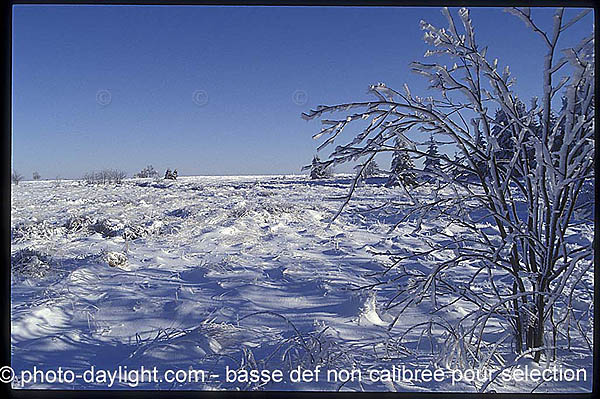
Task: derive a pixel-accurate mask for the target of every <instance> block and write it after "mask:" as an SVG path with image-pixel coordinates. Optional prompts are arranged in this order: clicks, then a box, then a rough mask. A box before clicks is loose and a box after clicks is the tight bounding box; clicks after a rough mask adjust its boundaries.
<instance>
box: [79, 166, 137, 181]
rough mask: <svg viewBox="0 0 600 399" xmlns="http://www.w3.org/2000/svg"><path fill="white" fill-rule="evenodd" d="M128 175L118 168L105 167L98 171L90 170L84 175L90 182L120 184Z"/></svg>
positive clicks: (84, 178)
mask: <svg viewBox="0 0 600 399" xmlns="http://www.w3.org/2000/svg"><path fill="white" fill-rule="evenodd" d="M125 177H127V173H125V172H124V171H122V170H118V169H104V170H101V171H98V172H89V173H86V174H85V175H84V176H83V180H85V182H86V183H88V184H110V183H117V184H120V183H121V182H122V181H123V179H124V178H125Z"/></svg>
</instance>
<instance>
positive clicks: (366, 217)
mask: <svg viewBox="0 0 600 399" xmlns="http://www.w3.org/2000/svg"><path fill="white" fill-rule="evenodd" d="M347 183H348V179H347V178H343V177H341V178H338V179H331V180H323V181H318V182H316V181H310V180H308V179H307V178H305V177H302V176H300V177H299V176H263V177H182V178H180V179H179V180H177V181H172V182H166V183H165V182H153V181H151V180H150V179H134V180H125V181H124V182H123V184H121V185H113V186H103V185H100V186H98V185H85V184H80V183H78V182H72V181H63V182H61V185H60V186H56V185H55V184H52V182H43V181H38V182H22V184H20V185H19V186H18V187H17V188H16V189H14V190H13V198H12V223H13V225H12V244H13V248H12V268H13V283H12V313H11V321H12V335H11V338H12V339H11V341H12V354H13V356H12V361H13V364H12V366H13V367H14V368H15V369H17V370H19V369H31V368H32V367H33V365H37V366H38V367H44V368H52V367H57V366H58V365H61V366H63V367H69V368H72V369H74V370H85V369H87V368H89V367H90V366H91V365H95V366H96V367H103V368H107V369H114V368H115V367H116V366H117V365H127V366H128V367H130V368H133V367H139V366H141V365H146V366H153V365H156V366H157V367H159V369H161V368H162V369H165V368H175V369H188V368H189V367H193V368H195V369H204V370H210V371H211V372H213V373H217V374H220V375H221V377H223V372H224V370H225V367H226V366H228V367H230V368H232V369H235V370H251V369H255V370H263V369H270V370H273V369H281V370H284V371H286V372H288V371H290V370H292V369H295V368H296V367H298V366H302V367H305V368H313V369H314V367H316V366H317V365H320V366H322V367H323V368H336V369H342V368H346V369H348V368H352V367H357V368H361V369H364V370H366V369H368V368H372V367H377V368H383V367H391V366H392V365H401V364H404V365H406V366H407V367H410V366H412V367H421V368H423V367H426V366H430V367H462V366H464V363H465V361H464V358H465V353H467V352H468V351H469V347H468V345H465V343H464V342H461V341H460V340H456V335H452V333H451V332H452V325H453V321H455V320H458V319H459V318H460V317H462V316H463V315H464V312H465V311H466V310H468V309H465V308H461V307H460V306H452V305H449V306H448V307H447V309H445V311H444V312H440V313H438V314H436V315H432V314H431V306H430V304H429V303H426V301H424V302H421V303H419V304H416V305H414V306H412V307H410V308H409V309H408V310H407V311H406V312H404V313H403V315H402V318H401V319H400V320H397V319H396V317H397V315H398V308H394V307H391V305H390V304H392V303H393V298H394V296H395V295H396V294H397V291H398V289H400V288H402V287H408V286H410V284H416V283H418V280H414V281H396V282H394V281H393V277H394V275H393V272H390V273H388V274H386V276H387V277H389V278H390V281H392V283H393V284H378V283H377V282H378V281H381V280H380V279H381V273H382V272H383V271H385V270H386V268H388V267H389V266H390V262H391V261H390V260H389V259H388V258H386V257H382V256H373V253H374V252H386V251H391V252H394V253H398V252H399V251H402V250H406V249H407V248H410V249H411V250H424V249H425V248H426V243H424V242H423V240H422V239H420V238H419V236H417V235H415V233H414V231H415V228H416V223H415V222H414V220H410V218H409V219H407V221H406V222H404V223H401V224H400V225H398V226H397V228H396V229H395V230H394V232H393V233H391V234H390V230H391V229H392V228H393V227H394V226H395V225H396V224H397V223H398V221H399V217H400V216H402V215H403V214H402V212H401V211H398V212H390V209H391V208H390V207H387V208H380V207H381V205H383V204H392V207H396V208H397V209H401V203H402V202H403V201H406V200H407V199H406V198H404V194H403V193H402V191H401V190H398V189H393V188H385V187H382V186H381V185H378V184H374V183H373V182H367V184H365V185H364V186H361V187H359V188H357V192H356V198H355V200H353V201H352V202H351V203H350V208H348V211H349V212H348V213H343V214H342V215H341V217H340V218H339V219H338V220H336V221H335V222H334V223H332V224H331V225H330V226H329V225H328V224H329V221H330V219H331V217H332V216H333V215H334V214H335V212H336V211H337V208H338V207H339V204H340V203H339V201H337V200H333V199H332V198H335V197H339V196H342V195H344V194H345V193H346V190H347ZM430 193H431V190H430V188H429V187H428V186H427V185H423V186H421V187H419V188H417V189H415V192H414V193H413V194H415V195H423V196H426V195H430ZM394 204H396V205H394ZM399 215H400V216H399ZM438 219H439V215H437V214H436V213H435V211H432V213H431V215H430V216H429V217H426V218H425V220H423V221H422V223H421V225H422V227H421V228H422V230H423V231H425V232H429V231H431V234H432V235H433V234H434V231H435V229H438V230H439V228H440V226H439V221H438ZM586 229H588V230H589V229H590V226H588V225H581V226H579V227H577V229H576V230H575V231H573V232H571V234H573V237H574V239H586V238H585V237H586V234H587V233H586V232H587V231H588V230H586ZM589 231H591V230H589ZM407 253H408V252H407ZM434 261H436V259H432V258H431V257H427V256H423V257H421V258H419V259H415V260H413V261H412V263H410V267H412V268H415V269H417V270H418V268H420V267H421V268H426V267H428V265H430V264H431V262H434ZM111 263H112V264H111ZM111 266H112V267H111ZM52 271H55V272H56V273H54V274H53V273H52ZM49 273H50V275H53V276H54V278H51V279H48V276H49ZM465 275H467V273H465ZM584 278H585V279H586V281H588V285H589V287H590V289H591V290H592V291H593V270H592V271H591V274H589V275H586V276H584ZM378 279H379V280H378ZM394 284H395V285H394ZM483 288H484V287H482V289H483ZM590 298H592V296H591V294H585V295H584V294H583V293H582V296H581V297H580V298H573V302H572V306H574V307H576V308H577V309H579V308H581V309H582V311H583V310H584V309H586V306H587V308H588V309H589V301H590ZM591 310H592V312H593V308H592V309H591ZM591 314H592V313H589V315H588V317H589V318H591ZM588 324H589V320H587V323H586V320H582V328H585V326H586V325H588ZM499 330H501V328H499ZM586 334H587V335H588V336H589V337H590V340H591V332H590V331H588V332H586V333H584V335H586ZM501 339H503V336H502V335H501V334H498V336H497V340H498V341H500V340H501ZM578 339H579V338H577V337H576V336H574V337H573V345H572V347H573V348H572V349H573V351H572V352H571V353H569V354H568V356H567V355H565V356H563V357H562V358H561V362H562V364H565V365H571V366H573V365H579V366H582V367H586V368H587V369H589V373H590V375H591V359H592V357H591V352H590V351H589V350H587V349H585V348H587V346H586V344H585V343H584V342H582V341H581V340H580V339H579V341H578ZM509 341H510V339H505V341H504V342H505V343H507V344H508V343H509ZM489 349H490V352H493V351H492V350H491V349H492V348H491V347H490V348H489ZM497 362H498V360H497V359H495V358H491V359H490V362H489V363H490V364H492V363H494V364H495V363H497ZM27 387H28V388H31V387H32V386H27ZM33 387H36V388H43V387H51V388H58V387H59V386H57V385H52V386H50V385H44V384H37V385H35V386H33ZM75 387H76V388H99V389H101V388H105V386H101V385H97V386H95V385H92V386H91V385H87V384H83V383H81V384H79V385H76V386H75ZM480 387H481V384H479V385H473V384H468V383H460V384H458V385H456V386H452V385H450V383H449V382H447V381H446V382H442V383H431V382H429V383H426V382H414V383H410V384H408V383H406V384H402V383H401V384H396V383H381V382H377V383H373V382H369V381H362V382H356V381H355V382H353V381H349V382H346V383H342V382H336V383H334V382H329V383H328V382H324V381H323V380H321V381H319V382H314V381H313V382H310V383H296V384H291V383H289V382H284V383H281V384H273V383H270V384H261V383H255V384H253V383H248V384H246V383H238V384H236V383H226V382H225V381H224V380H223V378H221V379H215V380H211V381H208V382H205V383H203V384H175V385H169V384H166V383H163V384H155V385H153V384H146V385H143V386H140V388H148V389H156V388H160V389H249V390H252V389H258V390H265V389H266V390H270V389H282V390H301V389H311V390H338V389H339V390H342V391H345V390H352V391H360V390H366V391H373V390H376V391H382V390H384V391H423V390H445V391H475V390H477V389H479V388H480ZM491 387H492V388H494V389H497V390H503V391H508V392H528V391H531V390H532V389H534V388H536V387H535V384H529V385H525V384H523V385H520V386H508V385H507V384H504V385H501V384H499V383H496V382H495V383H494V384H492V386H491ZM62 388H73V386H68V387H66V386H63V387H62ZM116 388H120V389H128V388H130V387H129V386H127V385H124V384H121V385H119V386H116ZM586 389H589V383H588V384H586V383H581V384H544V385H542V386H540V387H537V388H536V392H538V391H539V392H543V391H552V392H557V391H561V390H562V391H585V390H586Z"/></svg>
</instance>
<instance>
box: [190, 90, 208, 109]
mask: <svg viewBox="0 0 600 399" xmlns="http://www.w3.org/2000/svg"><path fill="white" fill-rule="evenodd" d="M192 101H193V102H194V104H196V105H197V106H199V107H201V106H203V105H206V104H208V93H207V92H205V91H204V90H196V91H195V92H194V93H193V94H192Z"/></svg>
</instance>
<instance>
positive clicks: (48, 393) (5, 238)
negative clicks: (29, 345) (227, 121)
mask: <svg viewBox="0 0 600 399" xmlns="http://www.w3.org/2000/svg"><path fill="white" fill-rule="evenodd" d="M0 3H2V6H0V10H1V12H0V15H1V19H0V40H1V42H2V43H3V46H2V53H3V55H4V57H2V58H3V60H4V62H2V63H0V64H1V65H0V73H1V75H2V78H1V79H0V89H1V91H2V94H1V95H0V97H2V98H3V99H4V102H3V107H2V113H1V114H0V115H1V118H0V120H1V123H2V125H1V126H2V134H1V135H0V147H1V150H0V151H1V156H0V159H2V165H1V167H0V193H1V197H0V204H1V205H2V217H1V219H0V220H1V223H2V227H1V229H0V239H1V241H2V244H3V245H1V252H0V256H1V259H2V264H3V267H2V272H1V273H2V275H1V276H2V289H1V295H0V309H1V310H2V319H1V323H0V338H1V345H0V367H2V366H4V365H10V364H11V362H10V359H11V355H10V353H11V351H10V332H11V323H10V304H11V292H10V290H11V284H10V280H11V276H10V252H11V251H10V248H11V242H10V218H11V180H10V174H11V159H12V158H11V157H12V151H11V148H12V140H11V138H12V118H11V116H12V17H13V14H12V12H13V6H14V5H25V4H30V5H36V4H38V5H78V4H82V5H140V6H144V5H199V6H202V5H224V6H336V7H338V6H341V7H343V6H368V7H382V6H384V7H388V6H395V7H411V6H414V7H416V6H419V7H441V6H449V7H457V6H469V7H504V6H507V5H511V6H532V7H556V6H564V7H585V8H593V9H594V29H595V31H594V35H595V51H596V53H597V52H598V48H599V47H600V46H599V43H598V39H599V37H598V24H599V22H600V18H599V15H598V11H600V7H598V6H597V5H596V4H595V3H594V2H593V1H592V0H543V1H537V0H529V1H523V0H517V1H511V2H508V1H507V0H504V1H498V0H488V1H485V0H446V1H443V2H441V1H439V0H432V1H427V0H408V1H402V0H339V1H335V0H259V1H257V0H249V1H241V0H216V1H215V0H172V1H169V0H104V1H93V0H58V1H52V0H7V1H0ZM598 69H599V68H598V62H596V65H595V73H596V86H597V84H598V79H599V78H598ZM595 107H596V111H595V112H596V115H595V117H596V121H598V120H599V119H598V114H599V110H598V98H597V97H596V98H595ZM595 137H596V141H597V142H598V138H600V135H599V134H598V128H597V124H596V132H595ZM594 156H595V176H594V190H595V198H596V204H595V211H594V220H595V222H596V221H600V206H599V205H598V203H597V199H598V198H600V196H599V195H598V194H599V193H600V189H599V188H598V184H597V183H598V171H599V169H600V167H599V165H598V151H597V149H596V153H595V154H594ZM599 233H600V229H599V226H598V223H594V244H593V245H594V249H597V248H598V244H599V243H600V242H599V241H600V234H599ZM594 262H595V263H594V294H595V295H594V343H593V345H594V360H593V376H592V392H590V393H534V394H508V393H498V394H493V393H492V394H478V393H455V392H431V393H419V392H402V393H391V392H369V393H349V392H316V391H261V392H252V391H187V390H186V391H183V390H182V391H152V390H77V391H68V390H33V389H29V390H27V389H12V388H11V386H10V384H2V383H0V392H3V393H4V394H5V395H6V397H15V398H22V397H34V398H51V397H55V398H72V397H81V396H85V397H90V398H97V397H104V396H109V395H110V396H114V397H137V398H146V397H148V396H152V397H166V396H174V397H192V396H193V397H199V396H200V397H208V398H224V397H235V398H238V397H251V398H271V397H279V396H285V397H289V398H302V397H311V398H312V397H316V398H332V397H338V396H341V397H352V396H355V397H361V398H364V397H367V396H371V395H374V396H379V397H382V398H392V397H393V398H424V399H425V398H427V399H429V398H431V399H434V398H458V397H465V398H479V397H482V396H483V397H485V398H507V399H508V398H511V399H521V398H524V397H531V398H561V397H566V398H574V399H577V398H581V399H583V398H593V397H596V394H597V393H598V392H599V389H598V387H599V378H598V377H599V374H600V371H599V370H600V354H599V353H598V347H599V345H598V344H599V341H600V334H599V327H600V324H599V320H598V316H599V315H598V313H599V312H598V310H599V309H598V302H599V301H598V294H600V277H599V276H600V274H599V270H598V265H599V263H600V262H599V260H598V257H597V256H595V257H594Z"/></svg>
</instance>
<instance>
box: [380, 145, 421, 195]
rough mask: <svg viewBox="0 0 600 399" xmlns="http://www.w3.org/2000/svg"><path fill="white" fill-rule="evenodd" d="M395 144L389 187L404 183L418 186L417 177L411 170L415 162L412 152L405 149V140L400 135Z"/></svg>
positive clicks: (408, 185) (387, 184)
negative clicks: (411, 155) (411, 156)
mask: <svg viewBox="0 0 600 399" xmlns="http://www.w3.org/2000/svg"><path fill="white" fill-rule="evenodd" d="M395 146H396V148H397V150H396V151H394V154H393V155H392V168H391V170H390V175H389V178H388V181H387V183H386V184H385V185H386V186H387V187H391V186H397V185H399V184H403V185H404V186H407V187H410V186H416V185H417V177H416V175H415V173H414V172H413V171H412V170H411V169H414V168H415V164H414V163H413V161H412V159H411V158H410V154H409V153H408V152H407V151H406V150H404V147H403V141H402V139H401V137H400V136H397V137H396V142H395Z"/></svg>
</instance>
